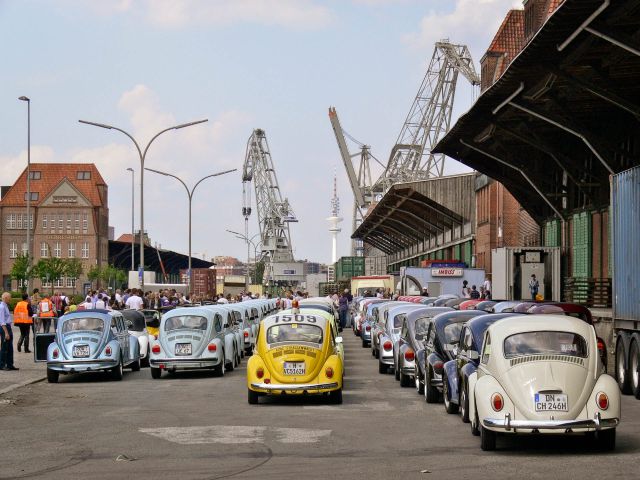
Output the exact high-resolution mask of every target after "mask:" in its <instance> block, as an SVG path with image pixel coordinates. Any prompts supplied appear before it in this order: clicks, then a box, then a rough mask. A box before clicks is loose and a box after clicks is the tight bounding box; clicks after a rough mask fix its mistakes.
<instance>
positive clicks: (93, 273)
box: [87, 265, 103, 288]
mask: <svg viewBox="0 0 640 480" xmlns="http://www.w3.org/2000/svg"><path fill="white" fill-rule="evenodd" d="M102 275H103V274H102V268H101V267H100V266H99V265H94V266H93V267H91V268H90V269H89V271H88V272H87V278H88V279H89V281H90V282H91V287H92V288H93V282H97V281H98V280H101V279H102Z"/></svg>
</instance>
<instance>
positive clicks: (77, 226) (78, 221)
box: [75, 213, 80, 234]
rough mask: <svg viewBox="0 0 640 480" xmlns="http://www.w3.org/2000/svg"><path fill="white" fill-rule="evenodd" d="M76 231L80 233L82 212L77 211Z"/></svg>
mask: <svg viewBox="0 0 640 480" xmlns="http://www.w3.org/2000/svg"><path fill="white" fill-rule="evenodd" d="M75 233H76V234H78V233H80V214H79V213H76V218H75Z"/></svg>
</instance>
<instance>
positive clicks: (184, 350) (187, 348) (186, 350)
mask: <svg viewBox="0 0 640 480" xmlns="http://www.w3.org/2000/svg"><path fill="white" fill-rule="evenodd" d="M176 355H191V344H190V343H176Z"/></svg>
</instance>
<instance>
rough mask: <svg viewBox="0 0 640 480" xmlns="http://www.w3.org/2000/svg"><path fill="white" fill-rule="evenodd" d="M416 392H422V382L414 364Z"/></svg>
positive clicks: (418, 370) (419, 393)
mask: <svg viewBox="0 0 640 480" xmlns="http://www.w3.org/2000/svg"><path fill="white" fill-rule="evenodd" d="M416 392H417V393H418V395H422V394H424V384H423V383H422V378H421V377H420V369H419V368H418V367H417V366H416Z"/></svg>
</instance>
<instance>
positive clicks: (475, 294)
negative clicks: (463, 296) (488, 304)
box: [469, 285, 480, 300]
mask: <svg viewBox="0 0 640 480" xmlns="http://www.w3.org/2000/svg"><path fill="white" fill-rule="evenodd" d="M469 298H471V299H472V300H478V299H479V298H480V292H479V291H478V290H476V286H475V285H471V291H470V292H469Z"/></svg>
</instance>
